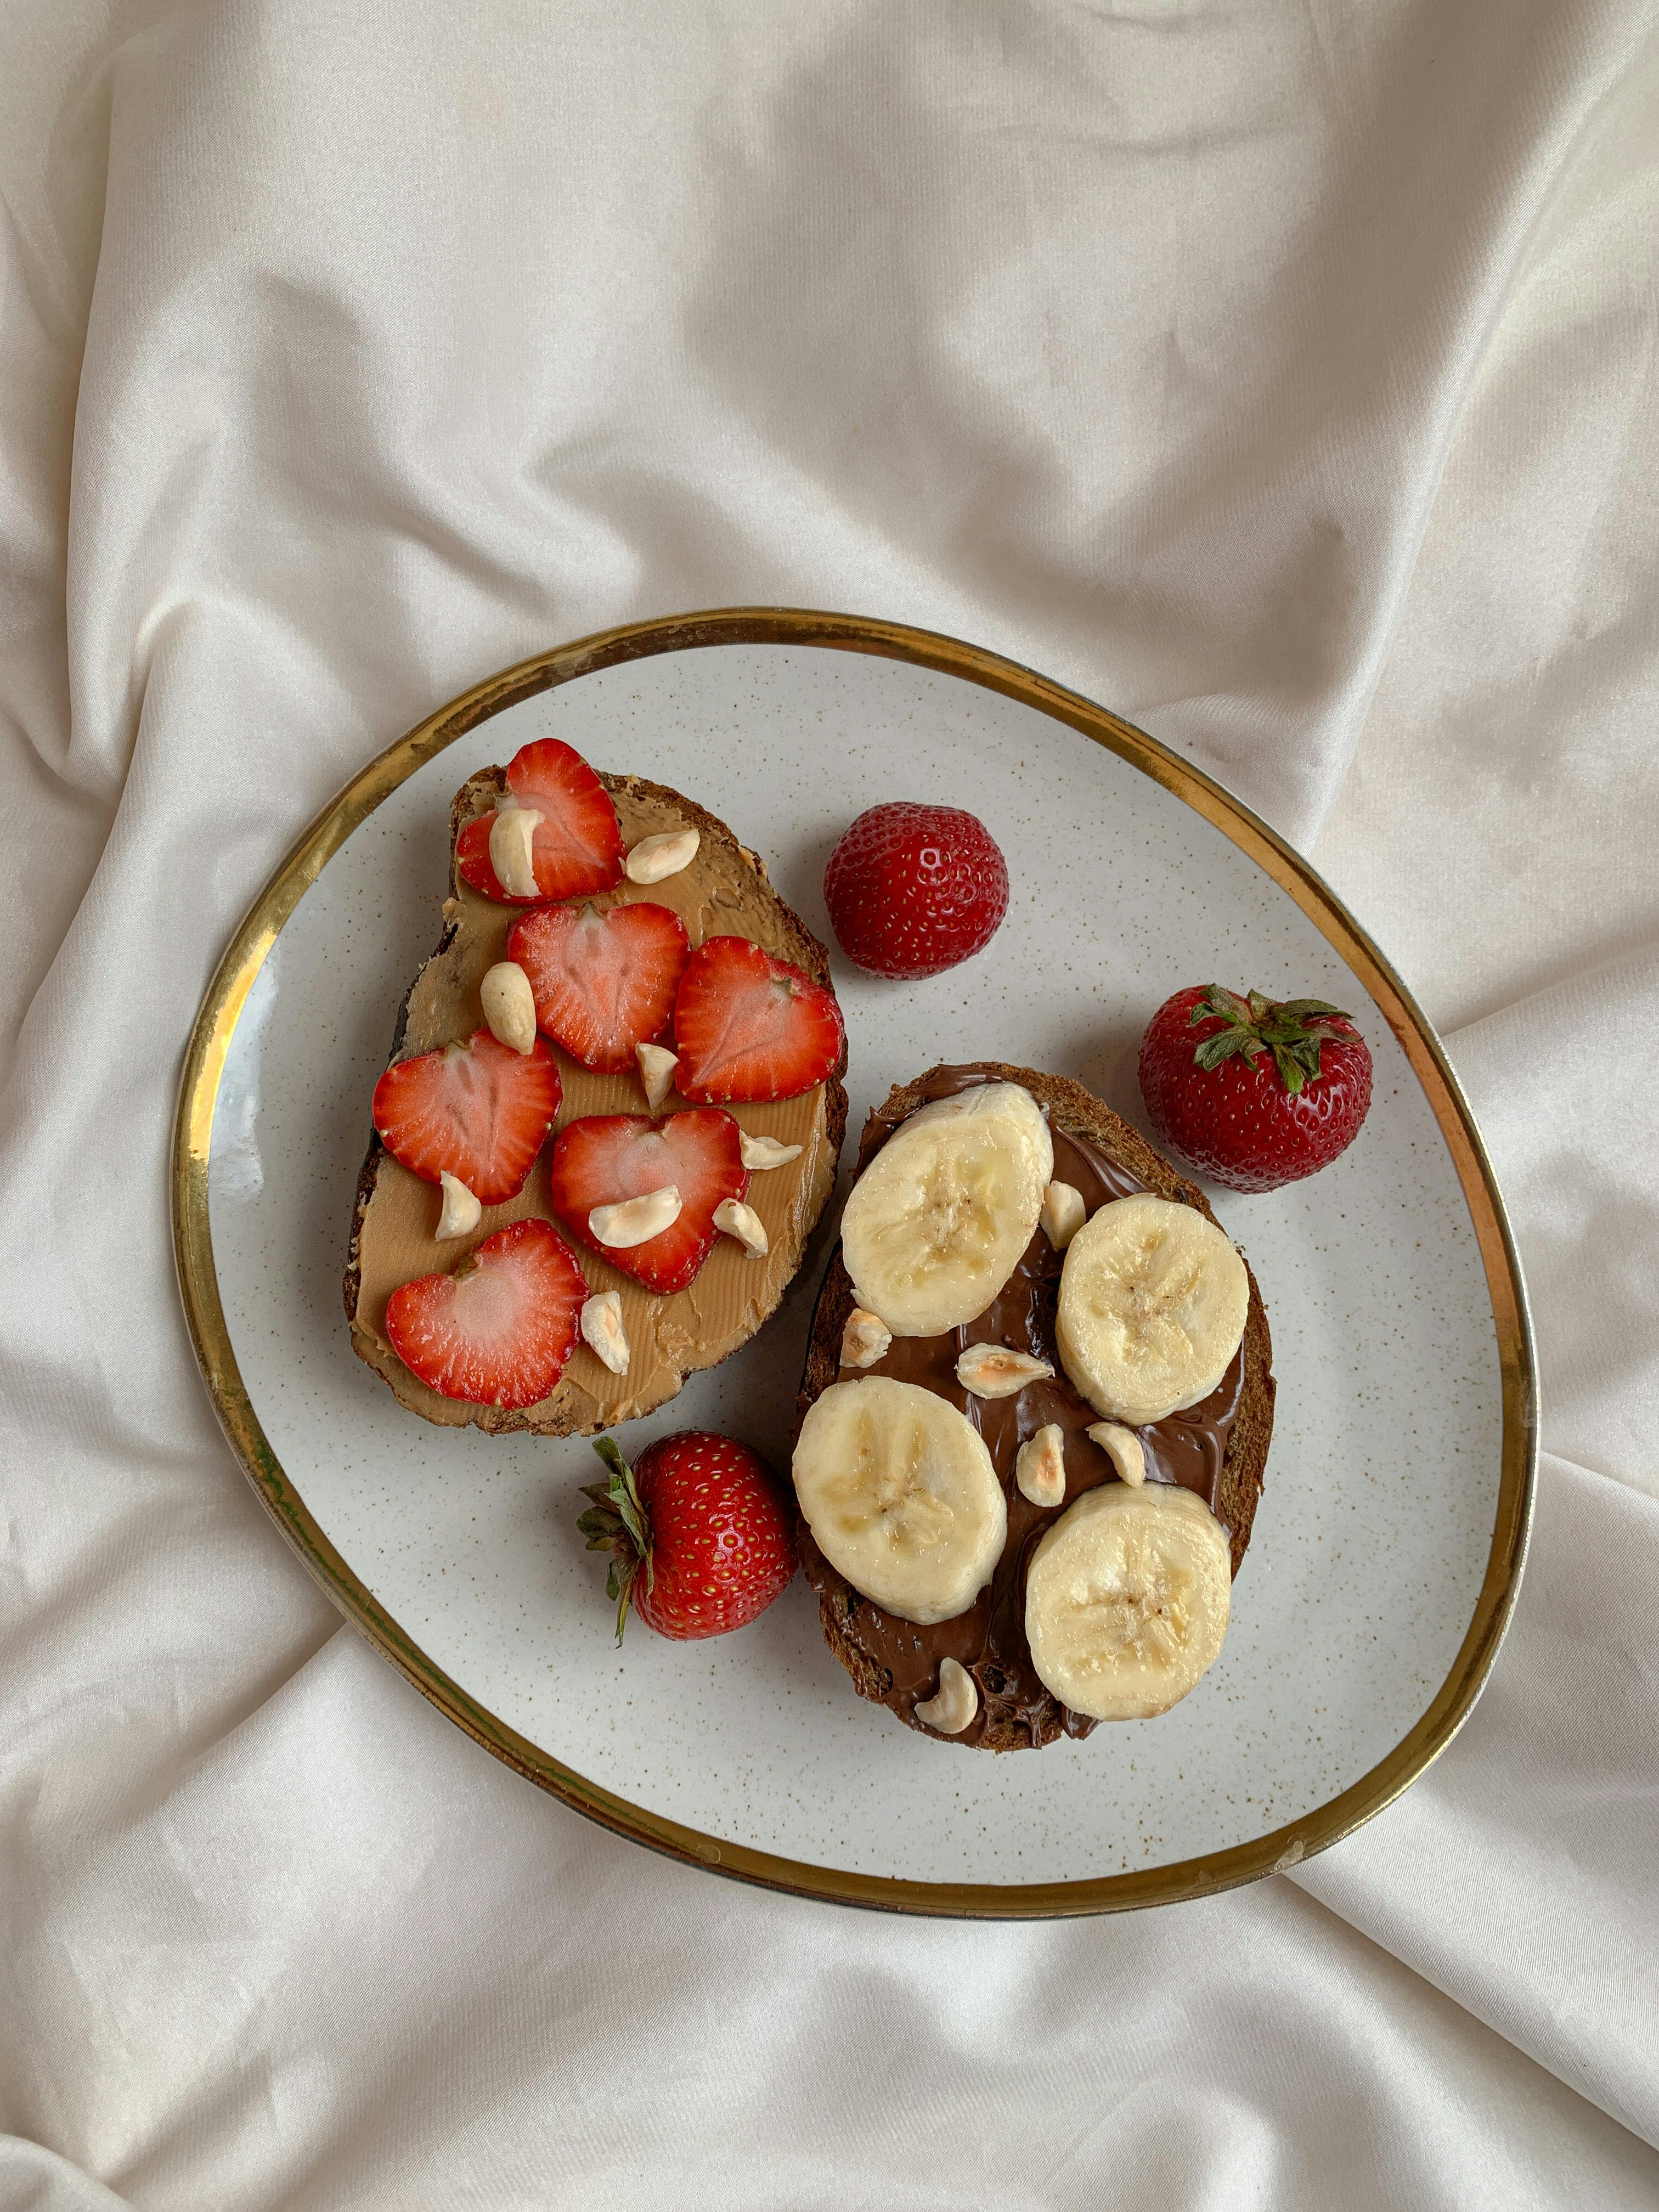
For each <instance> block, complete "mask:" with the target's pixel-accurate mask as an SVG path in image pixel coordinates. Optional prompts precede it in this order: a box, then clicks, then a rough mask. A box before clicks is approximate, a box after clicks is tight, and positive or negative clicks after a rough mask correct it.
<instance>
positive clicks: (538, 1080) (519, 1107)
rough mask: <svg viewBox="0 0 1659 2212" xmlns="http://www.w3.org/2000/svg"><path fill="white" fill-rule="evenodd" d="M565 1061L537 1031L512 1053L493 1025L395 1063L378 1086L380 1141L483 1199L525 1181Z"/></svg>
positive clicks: (511, 1194) (555, 1101)
mask: <svg viewBox="0 0 1659 2212" xmlns="http://www.w3.org/2000/svg"><path fill="white" fill-rule="evenodd" d="M559 1097H560V1085H559V1064H558V1062H557V1061H556V1060H555V1059H554V1057H553V1055H552V1054H551V1053H550V1051H549V1050H548V1048H547V1047H546V1046H545V1045H544V1043H543V1042H542V1041H541V1039H540V1038H539V1037H538V1038H537V1040H536V1044H535V1049H534V1050H533V1051H532V1052H514V1050H513V1048H512V1046H511V1045H506V1044H501V1043H499V1042H497V1041H496V1039H495V1037H493V1036H491V1035H490V1033H489V1030H473V1032H472V1034H471V1036H470V1037H468V1039H467V1040H466V1042H465V1044H447V1045H442V1046H441V1047H440V1048H439V1049H438V1050H437V1051H436V1052H423V1053H422V1054H420V1055H419V1057H418V1058H417V1059H415V1060H398V1061H397V1062H396V1063H395V1064H394V1065H393V1066H391V1067H388V1068H387V1070H386V1073H385V1074H384V1075H383V1076H382V1077H381V1078H380V1081H379V1082H378V1083H377V1084H376V1085H375V1086H374V1108H373V1113H374V1126H375V1127H376V1128H377V1129H378V1130H379V1131H380V1141H381V1143H382V1144H384V1145H385V1146H386V1150H387V1152H390V1153H391V1154H392V1158H394V1159H398V1160H401V1161H402V1162H403V1164H404V1166H405V1167H406V1168H407V1169H408V1170H410V1174H411V1175H417V1176H420V1177H421V1178H422V1181H423V1182H437V1181H438V1179H439V1177H440V1176H442V1175H443V1174H444V1173H445V1172H446V1171H447V1172H448V1173H449V1174H450V1175H453V1176H459V1178H460V1180H461V1181H462V1182H464V1183H465V1185H466V1187H467V1188H468V1189H469V1190H470V1191H471V1193H472V1195H473V1196H474V1198H476V1199H477V1200H479V1201H480V1202H481V1203H482V1204H483V1205H485V1206H499V1205H500V1204H501V1200H503V1199H505V1198H516V1197H517V1196H518V1194H519V1193H520V1191H521V1190H522V1189H523V1188H524V1185H525V1178H526V1176H527V1175H528V1174H529V1173H530V1170H531V1168H532V1164H534V1161H535V1158H536V1155H537V1153H538V1152H540V1150H541V1148H542V1146H543V1145H544V1142H545V1141H546V1138H547V1133H548V1131H549V1130H550V1128H551V1127H552V1126H553V1117H554V1115H556V1113H557V1112H558V1110H559Z"/></svg>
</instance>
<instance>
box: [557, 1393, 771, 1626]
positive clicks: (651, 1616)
mask: <svg viewBox="0 0 1659 2212" xmlns="http://www.w3.org/2000/svg"><path fill="white" fill-rule="evenodd" d="M593 1449H594V1450H595V1451H596V1452H597V1453H598V1454H599V1457H600V1459H601V1460H602V1461H603V1462H605V1466H606V1468H609V1470H610V1480H609V1481H608V1482H596V1483H590V1484H585V1485H584V1486H583V1489H582V1495H583V1497H584V1498H591V1499H592V1504H591V1505H590V1506H589V1507H588V1509H587V1510H586V1512H585V1513H583V1514H582V1515H581V1516H580V1518H579V1519H578V1521H577V1522H576V1526H577V1528H580V1531H581V1533H582V1534H583V1535H584V1536H586V1539H587V1548H588V1550H589V1551H590V1552H600V1551H608V1552H610V1553H611V1554H612V1557H611V1566H610V1571H609V1572H608V1573H607V1574H606V1576H605V1595H606V1596H607V1597H609V1598H611V1600H613V1601H614V1602H615V1604H616V1607H617V1643H618V1644H620V1643H621V1642H622V1640H623V1627H624V1626H625V1625H626V1623H627V1620H628V1611H629V1606H630V1605H631V1606H632V1607H633V1609H634V1611H635V1613H638V1615H639V1616H640V1619H641V1620H642V1621H644V1623H645V1625H646V1626H647V1628H654V1629H655V1630H656V1632H657V1633H658V1634H659V1636H667V1637H671V1638H674V1639H675V1640H676V1641H677V1642H684V1641H689V1640H690V1639H691V1638H696V1637H703V1636H723V1635H725V1634H726V1632H727V1631H728V1630H729V1629H733V1628H742V1627H744V1626H746V1624H747V1623H748V1622H750V1621H751V1620H755V1619H756V1617H757V1615H758V1614H760V1613H764V1612H765V1610H766V1608H767V1607H768V1606H769V1605H770V1604H771V1602H772V1601H773V1599H774V1598H775V1597H777V1596H778V1595H780V1594H781V1592H782V1591H783V1590H784V1589H787V1586H788V1583H789V1581H790V1578H791V1577H792V1576H793V1574H794V1571H795V1540H794V1534H793V1528H792V1527H791V1523H790V1519H789V1516H788V1515H787V1511H786V1510H785V1508H784V1506H783V1504H782V1501H781V1494H780V1491H779V1487H778V1484H777V1481H776V1479H775V1476H774V1475H773V1473H772V1470H771V1468H769V1467H768V1465H767V1464H766V1462H765V1461H764V1460H763V1459H762V1458H761V1456H760V1455H759V1454H758V1453H757V1452H753V1451H750V1449H749V1447H748V1445H747V1444H740V1443H737V1442H736V1441H735V1440H734V1439H733V1438H732V1437H721V1436H715V1435H713V1434H712V1433H710V1432H709V1431H705V1430H685V1431H681V1432H680V1433H679V1434H678V1435H677V1436H671V1437H659V1439H658V1441H657V1442H656V1443H653V1444H648V1445H647V1447H646V1449H644V1451H642V1452H641V1454H640V1455H639V1459H638V1461H637V1462H635V1465H633V1466H632V1467H630V1466H629V1462H627V1460H625V1459H624V1458H623V1455H622V1452H621V1451H620V1449H618V1448H617V1443H616V1441H615V1439H614V1438H613V1437H599V1438H598V1439H597V1440H596V1441H595V1443H594V1446H593Z"/></svg>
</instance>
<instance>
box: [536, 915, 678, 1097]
mask: <svg viewBox="0 0 1659 2212" xmlns="http://www.w3.org/2000/svg"><path fill="white" fill-rule="evenodd" d="M690 951H691V948H690V940H689V939H688V938H687V936H686V933H685V924H684V922H683V921H681V920H680V918H679V916H678V915H677V914H675V913H673V912H672V911H671V908H668V907H665V906H656V905H653V903H652V902H650V901H649V900H645V899H642V900H641V901H639V902H637V903H636V904H635V905H632V906H614V907H612V908H611V909H610V911H609V912H608V913H605V914H601V913H600V911H599V908H597V907H593V906H583V907H572V906H538V907H535V908H532V910H531V911H530V912H529V913H528V914H525V915H520V917H519V919H518V921H515V922H514V923H513V927H512V928H511V929H510V930H509V931H508V932H507V958H508V959H509V960H516V961H517V962H518V963H519V965H520V968H522V969H524V972H525V974H526V975H527V976H528V977H529V978H530V988H531V993H532V996H533V997H534V999H535V1001H536V1024H537V1026H538V1028H539V1029H540V1030H542V1031H543V1033H544V1035H545V1036H550V1037H551V1038H552V1039H553V1042H555V1043H556V1044H562V1046H563V1047H564V1048H565V1050H566V1051H567V1052H568V1054H570V1056H571V1058H572V1059H573V1060H580V1062H581V1064H582V1066H584V1067H592V1068H598V1069H599V1070H601V1071H603V1072H604V1073H606V1074H611V1075H617V1074H621V1073H623V1072H624V1071H625V1070H627V1069H630V1068H632V1067H633V1066H634V1064H635V1062H634V1048H635V1045H641V1044H650V1043H652V1042H654V1040H655V1039H656V1038H658V1037H659V1036H661V1035H662V1033H663V1031H664V1030H665V1029H666V1027H667V1026H668V1018H669V1016H670V1015H671V1013H672V1012H673V1010H674V994H675V992H676V991H677V990H678V987H679V981H680V977H681V975H682V974H683V973H684V969H685V963H686V962H687V960H688V959H689V958H690Z"/></svg>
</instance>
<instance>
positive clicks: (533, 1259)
mask: <svg viewBox="0 0 1659 2212" xmlns="http://www.w3.org/2000/svg"><path fill="white" fill-rule="evenodd" d="M586 1297H587V1285H586V1282H584V1280H583V1279H582V1271H581V1269H580V1267H578V1266H577V1265H576V1262H575V1259H574V1256H573V1255H572V1253H571V1250H570V1247H569V1246H568V1244H567V1243H565V1241H564V1239H563V1237H561V1236H560V1234H559V1232H558V1231H557V1230H556V1228H555V1227H554V1226H553V1225H552V1223H551V1222H550V1221H536V1220H530V1221H515V1222H514V1223H513V1225H512V1226H511V1227H510V1228H507V1229H502V1230H498V1231H497V1232H496V1233H495V1236H494V1237H485V1239H484V1241H483V1243H482V1244H480V1245H479V1247H478V1248H477V1251H475V1252H473V1253H471V1255H469V1256H468V1257H467V1258H466V1259H465V1260H463V1261H462V1262H461V1264H460V1266H459V1267H457V1268H456V1270H455V1272H454V1273H453V1275H422V1276H420V1277H419V1278H418V1279H416V1281H414V1282H412V1283H405V1284H404V1285H403V1286H402V1288H401V1289H399V1290H395V1291H393V1292H392V1296H391V1297H389V1298H388V1299H387V1300H386V1334H387V1335H388V1336H389V1337H390V1338H391V1339H392V1350H393V1351H394V1352H396V1353H397V1355H398V1358H399V1359H401V1360H402V1361H403V1363H404V1366H405V1367H407V1368H408V1369H409V1370H410V1373H411V1374H414V1375H418V1376H420V1378H421V1380H422V1383H426V1384H427V1386H428V1389H434V1390H436V1391H437V1392H438V1393H439V1394H440V1395H441V1396H443V1397H446V1398H465V1399H466V1400H468V1401H469V1402H470V1403H471V1404H473V1405H475V1406H504V1407H513V1406H535V1405H538V1404H539V1403H540V1402H541V1401H542V1400H543V1399H544V1398H545V1397H546V1396H547V1395H548V1394H549V1392H550V1390H552V1389H554V1387H555V1386H556V1383H557V1382H558V1379H559V1377H560V1376H561V1375H562V1374H563V1372H564V1364H565V1362H566V1360H567V1359H568V1358H569V1357H570V1354H571V1352H572V1350H573V1348H574V1345H575V1342H576V1332H577V1323H578V1319H579V1316H580V1313H581V1310H582V1304H583V1302H584V1300H585V1299H586Z"/></svg>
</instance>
